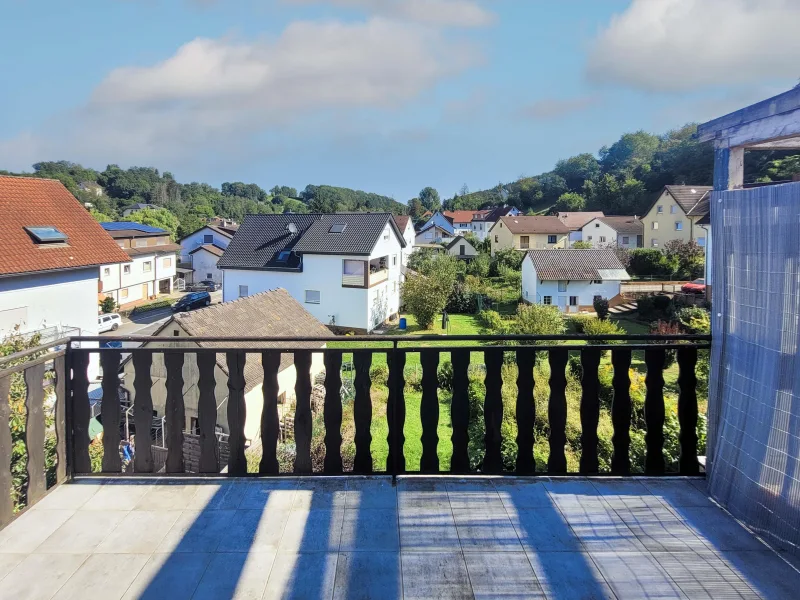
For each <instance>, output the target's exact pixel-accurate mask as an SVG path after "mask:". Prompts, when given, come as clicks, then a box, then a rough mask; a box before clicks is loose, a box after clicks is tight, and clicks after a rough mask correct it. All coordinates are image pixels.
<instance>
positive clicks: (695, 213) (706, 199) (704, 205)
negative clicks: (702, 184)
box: [687, 191, 711, 217]
mask: <svg viewBox="0 0 800 600" xmlns="http://www.w3.org/2000/svg"><path fill="white" fill-rule="evenodd" d="M710 203H711V192H710V191H708V192H706V193H705V194H703V197H702V198H701V199H700V202H698V203H697V204H695V205H694V206H693V207H692V210H690V211H689V213H688V215H687V216H689V217H702V216H703V215H707V214H708V208H709V204H710Z"/></svg>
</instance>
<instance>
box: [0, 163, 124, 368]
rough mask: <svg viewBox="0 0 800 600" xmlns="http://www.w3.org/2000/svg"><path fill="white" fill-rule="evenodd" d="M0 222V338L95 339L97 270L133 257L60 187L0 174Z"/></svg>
mask: <svg viewBox="0 0 800 600" xmlns="http://www.w3.org/2000/svg"><path fill="white" fill-rule="evenodd" d="M0 217H1V218H2V222H3V235H2V236H0V338H4V337H6V336H7V335H9V334H10V333H13V332H14V331H17V332H19V333H22V334H31V335H34V334H36V333H38V334H39V335H40V337H41V338H42V339H41V341H42V343H44V342H46V341H52V340H54V339H60V338H62V337H65V335H78V334H81V335H97V313H98V295H97V293H98V290H99V285H100V283H99V279H100V265H103V264H106V263H108V262H117V263H128V262H130V260H131V259H130V257H129V256H128V255H127V254H126V253H125V252H124V251H123V250H122V249H121V248H120V247H119V246H118V245H117V244H116V243H114V240H113V239H112V238H111V236H110V235H108V233H106V232H105V231H104V230H103V228H102V227H101V226H100V224H99V223H97V222H96V221H95V220H94V219H93V218H92V217H91V215H90V214H89V213H88V212H87V211H86V209H85V208H84V207H83V206H81V203H80V202H78V201H77V200H76V199H75V197H74V196H73V195H72V194H71V193H69V191H68V190H67V188H65V187H64V185H63V184H62V183H61V182H60V181H55V180H51V179H34V178H30V177H7V176H0ZM95 358H96V356H95ZM96 363H97V361H96V360H94V361H93V364H92V365H90V376H93V375H96V373H97V366H96Z"/></svg>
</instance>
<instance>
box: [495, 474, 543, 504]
mask: <svg viewBox="0 0 800 600" xmlns="http://www.w3.org/2000/svg"><path fill="white" fill-rule="evenodd" d="M494 488H495V490H496V491H497V494H498V495H499V496H500V500H501V501H502V502H503V505H504V506H505V507H506V508H514V509H517V510H522V509H525V508H547V507H552V506H553V500H552V499H551V498H550V495H549V494H548V493H547V488H546V487H545V485H544V482H543V481H536V480H533V481H531V480H530V479H513V478H508V479H498V480H495V481H494Z"/></svg>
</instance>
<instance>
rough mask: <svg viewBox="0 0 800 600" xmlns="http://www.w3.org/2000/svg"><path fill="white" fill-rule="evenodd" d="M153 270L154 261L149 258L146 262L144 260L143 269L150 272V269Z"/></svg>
mask: <svg viewBox="0 0 800 600" xmlns="http://www.w3.org/2000/svg"><path fill="white" fill-rule="evenodd" d="M152 270H153V263H152V261H149V260H148V261H145V262H143V263H142V271H143V272H144V273H149V272H150V271H152Z"/></svg>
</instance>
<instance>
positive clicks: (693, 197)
mask: <svg viewBox="0 0 800 600" xmlns="http://www.w3.org/2000/svg"><path fill="white" fill-rule="evenodd" d="M664 189H665V190H666V192H667V193H668V194H669V195H670V196H672V197H673V198H674V199H675V202H677V203H678V206H680V207H681V209H682V210H683V212H685V213H686V214H687V215H688V214H689V212H690V211H691V210H692V209H693V208H694V207H695V206H696V205H697V203H698V202H700V200H702V199H703V198H704V197H705V196H707V195H708V194H710V193H711V191H712V190H713V189H714V188H713V187H711V186H710V185H666V186H664ZM659 198H660V195H659ZM657 203H658V198H656V200H655V201H654V202H653V204H652V205H651V206H650V209H649V210H648V211H647V212H648V213H649V212H650V210H652V209H653V206H655V205H656V204H657Z"/></svg>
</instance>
